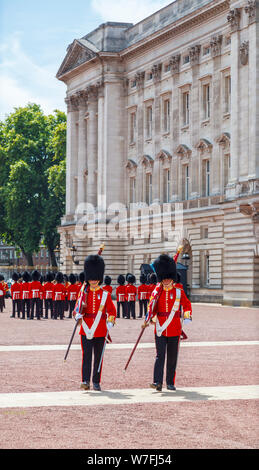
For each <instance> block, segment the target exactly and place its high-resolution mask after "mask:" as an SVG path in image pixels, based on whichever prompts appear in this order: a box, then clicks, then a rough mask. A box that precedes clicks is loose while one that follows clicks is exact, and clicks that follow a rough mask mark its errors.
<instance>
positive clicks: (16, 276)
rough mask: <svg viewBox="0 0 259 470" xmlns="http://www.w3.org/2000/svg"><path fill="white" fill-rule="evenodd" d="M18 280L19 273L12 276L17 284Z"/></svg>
mask: <svg viewBox="0 0 259 470" xmlns="http://www.w3.org/2000/svg"><path fill="white" fill-rule="evenodd" d="M18 279H19V274H18V273H13V275H12V280H13V281H15V282H17V281H18Z"/></svg>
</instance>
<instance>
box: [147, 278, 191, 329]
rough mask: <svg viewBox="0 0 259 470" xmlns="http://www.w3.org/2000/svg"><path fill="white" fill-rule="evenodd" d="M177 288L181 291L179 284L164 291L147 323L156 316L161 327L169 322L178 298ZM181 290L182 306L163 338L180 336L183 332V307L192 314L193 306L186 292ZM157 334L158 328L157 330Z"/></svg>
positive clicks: (149, 313)
mask: <svg viewBox="0 0 259 470" xmlns="http://www.w3.org/2000/svg"><path fill="white" fill-rule="evenodd" d="M176 286H177V288H179V289H180V287H178V286H179V284H177V285H176V284H173V286H172V287H171V288H170V289H163V290H162V292H161V294H160V296H159V299H158V301H157V303H156V305H155V308H154V311H153V312H152V310H151V309H149V311H148V316H147V321H148V320H149V319H150V318H152V317H153V316H154V315H157V318H158V320H159V323H160V325H161V326H162V325H163V323H164V322H165V321H166V320H167V318H168V316H169V315H170V313H171V311H172V308H173V305H174V301H175V298H176ZM180 290H181V300H180V306H179V309H178V310H177V312H176V313H175V316H174V318H173V320H172V321H171V323H170V324H169V325H168V327H167V328H166V329H165V330H164V331H163V333H162V335H163V336H180V335H181V331H182V326H181V317H180V315H181V305H182V307H183V311H184V312H192V306H191V302H190V301H189V299H188V298H187V297H186V295H185V293H184V290H183V289H180ZM155 333H156V328H155Z"/></svg>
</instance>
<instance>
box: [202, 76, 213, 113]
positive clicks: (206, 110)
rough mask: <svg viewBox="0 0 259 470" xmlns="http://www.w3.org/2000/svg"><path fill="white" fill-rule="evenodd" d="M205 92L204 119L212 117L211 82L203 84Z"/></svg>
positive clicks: (203, 97)
mask: <svg viewBox="0 0 259 470" xmlns="http://www.w3.org/2000/svg"><path fill="white" fill-rule="evenodd" d="M202 92H203V96H202V99H203V119H209V118H210V101H211V96H210V94H211V87H210V85H209V84H206V85H203V87H202Z"/></svg>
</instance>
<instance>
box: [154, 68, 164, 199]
mask: <svg viewBox="0 0 259 470" xmlns="http://www.w3.org/2000/svg"><path fill="white" fill-rule="evenodd" d="M161 72H162V64H155V65H154V66H153V67H152V74H153V81H154V107H153V114H154V122H155V125H154V128H153V129H154V138H153V141H154V147H153V148H154V150H155V155H154V157H155V159H154V169H153V188H152V192H153V195H152V199H153V201H152V202H154V203H157V204H160V203H161V202H162V201H161V185H160V171H161V168H160V160H159V159H158V158H156V156H157V154H158V153H159V151H160V150H161V148H160V145H161V143H160V142H161V140H160V130H161V129H160V127H161V96H160V88H161Z"/></svg>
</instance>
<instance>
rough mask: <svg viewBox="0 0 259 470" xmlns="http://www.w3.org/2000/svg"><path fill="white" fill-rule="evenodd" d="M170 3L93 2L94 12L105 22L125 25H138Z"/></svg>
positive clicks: (164, 0) (142, 0)
mask: <svg viewBox="0 0 259 470" xmlns="http://www.w3.org/2000/svg"><path fill="white" fill-rule="evenodd" d="M170 3H172V1H171V2H170V0H120V1H119V2H118V0H109V1H107V0H91V4H92V8H93V10H95V11H96V12H97V13H98V14H99V15H100V16H101V17H102V18H103V20H104V22H106V21H121V22H124V23H138V22H139V21H141V20H143V19H144V18H146V17H147V16H149V15H152V14H153V13H155V12H156V11H158V10H160V9H161V8H163V7H165V6H166V5H169V4H170Z"/></svg>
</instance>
